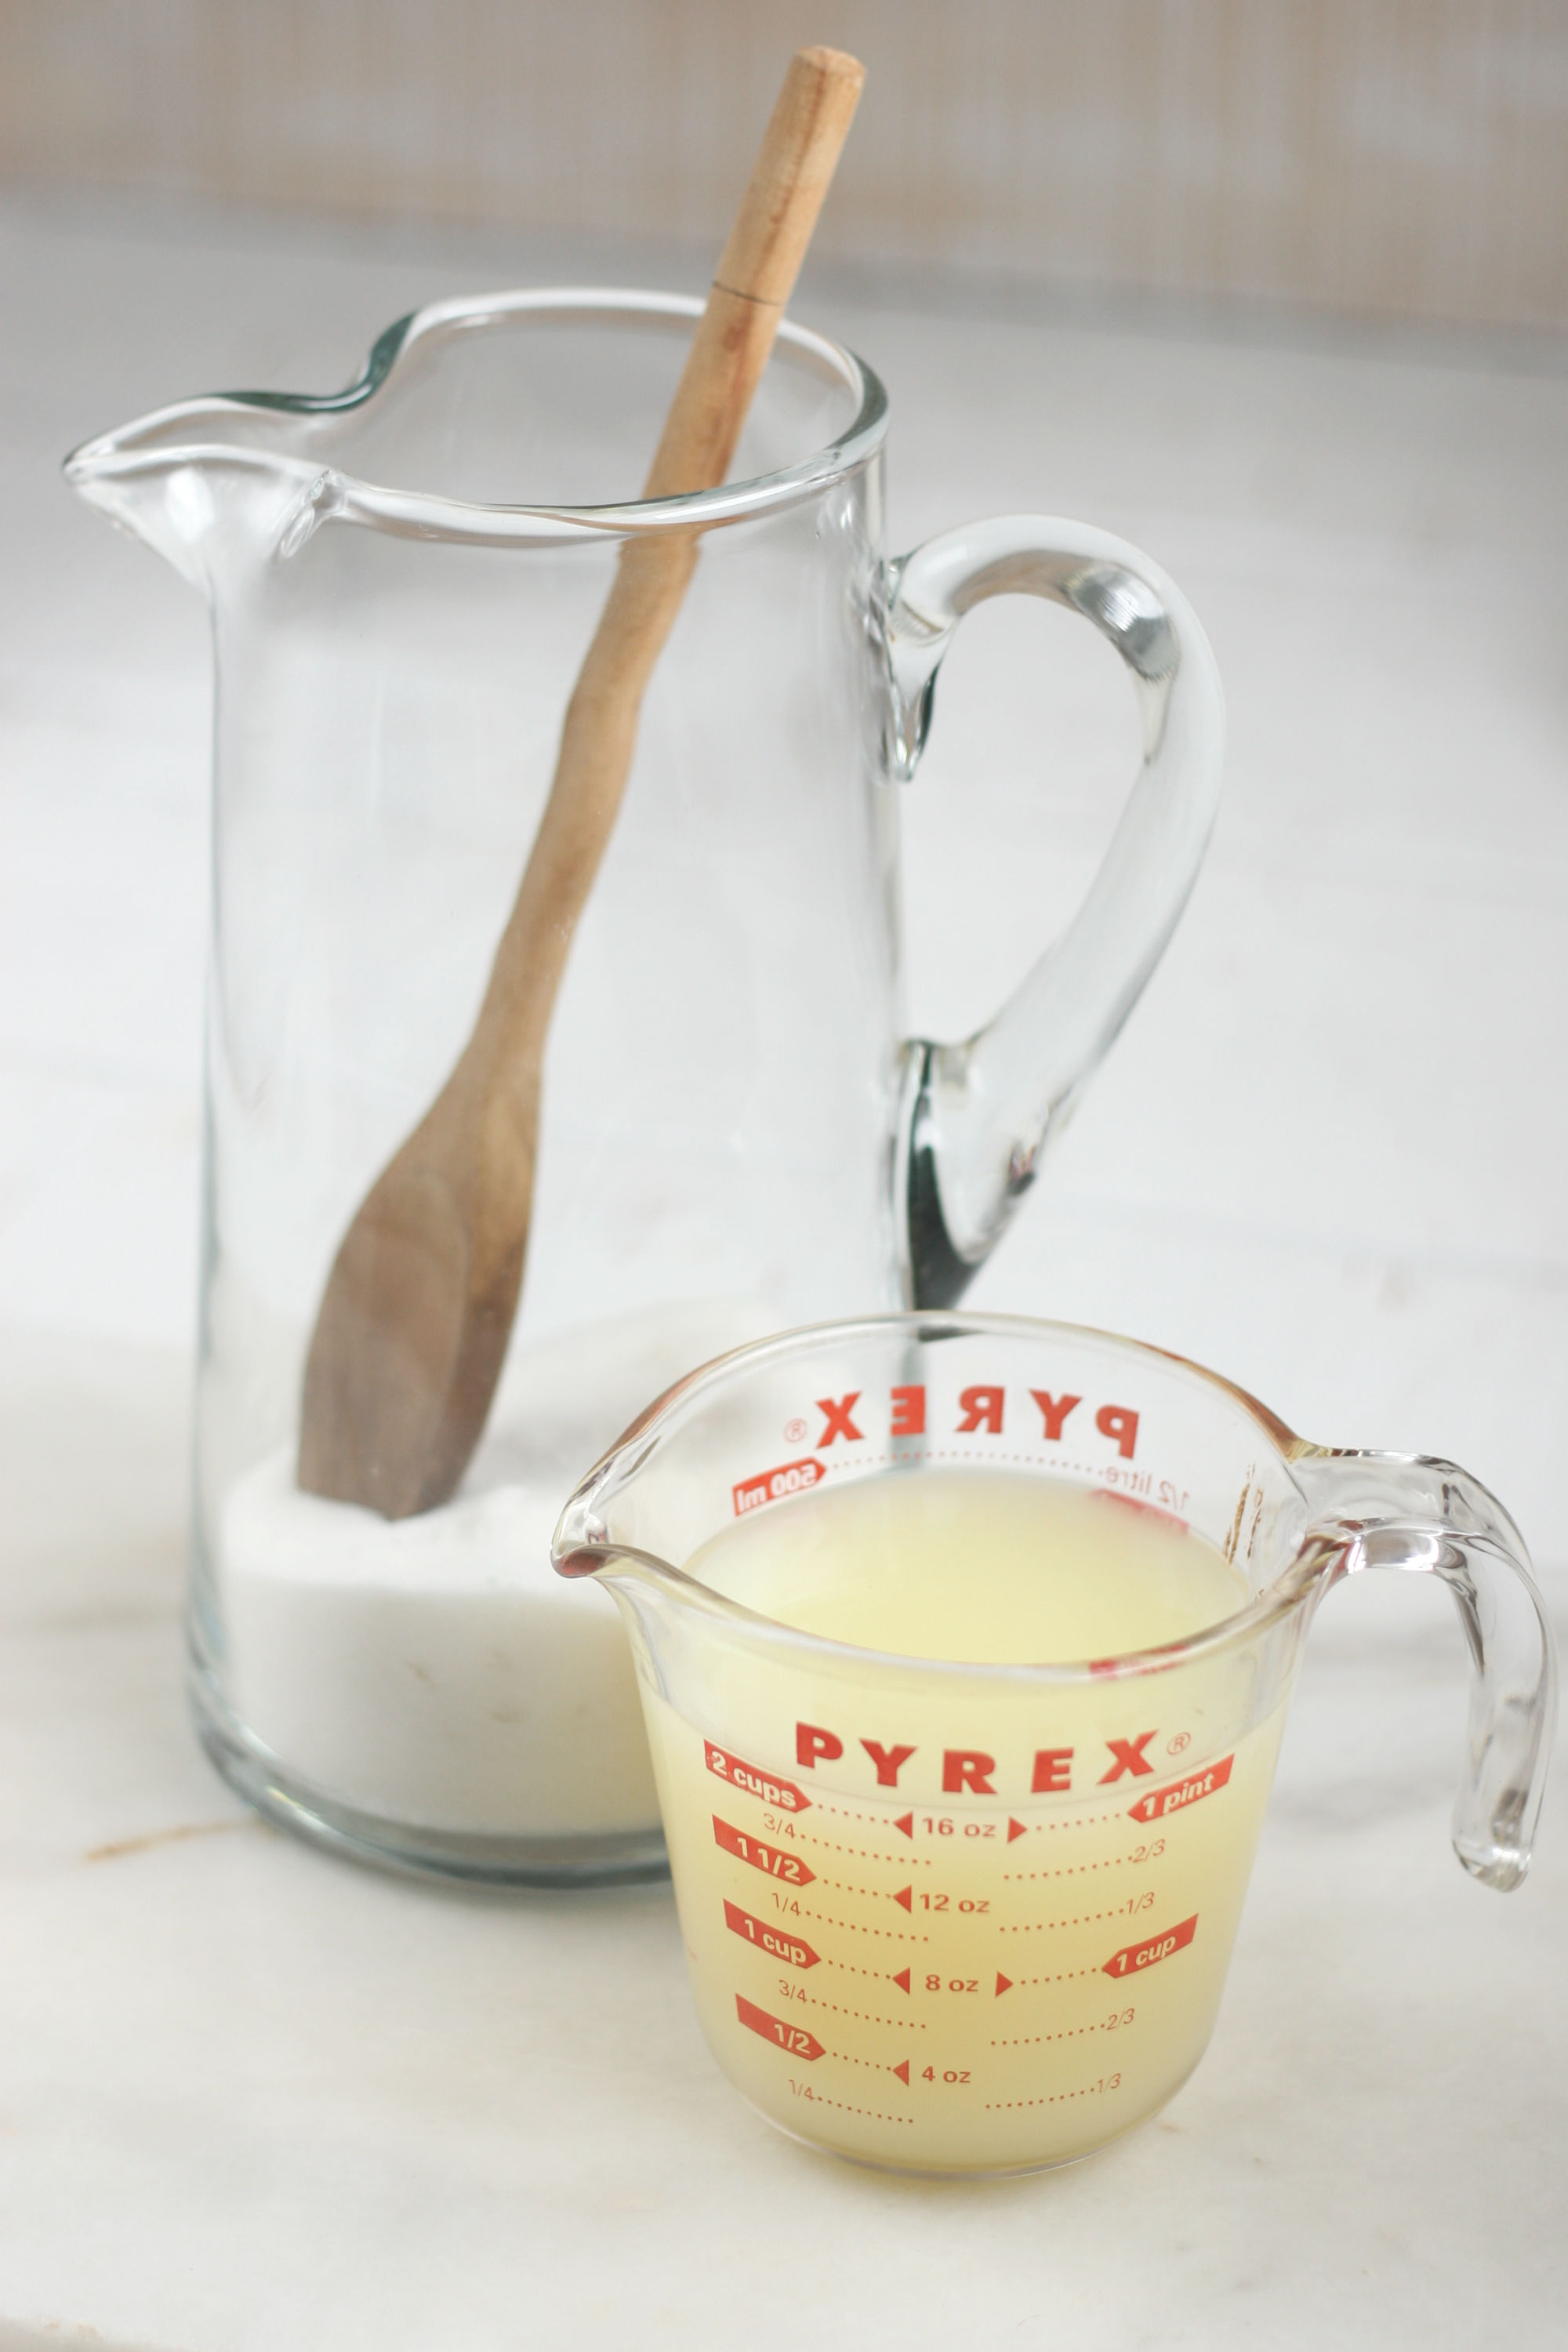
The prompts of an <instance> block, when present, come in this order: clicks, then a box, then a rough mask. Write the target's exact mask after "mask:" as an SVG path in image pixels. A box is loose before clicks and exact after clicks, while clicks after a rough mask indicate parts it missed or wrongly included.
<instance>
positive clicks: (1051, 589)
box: [885, 515, 1225, 1307]
mask: <svg viewBox="0 0 1568 2352" xmlns="http://www.w3.org/2000/svg"><path fill="white" fill-rule="evenodd" d="M888 584H889V597H888V602H887V604H886V609H885V622H886V646H887V653H888V660H889V672H890V679H891V720H890V726H889V740H888V747H887V749H888V764H889V768H890V770H891V772H893V773H894V774H895V775H896V776H899V777H900V778H903V779H908V778H909V777H910V776H911V775H912V774H913V772H914V770H915V766H916V763H917V761H919V758H920V755H921V750H922V749H923V747H924V743H925V739H926V730H927V729H928V727H929V725H930V723H931V698H932V693H933V690H934V688H935V684H936V673H937V670H938V667H939V666H940V664H941V662H942V656H943V654H944V653H945V652H946V651H947V648H948V646H949V644H950V643H951V642H952V632H953V630H954V628H955V627H956V626H957V624H958V622H959V621H960V620H961V619H962V617H963V614H965V613H967V612H968V611H969V610H970V609H971V607H972V606H973V605H975V604H983V603H984V601H985V599H986V598H987V597H990V596H1001V595H1008V594H1014V593H1024V594H1026V595H1032V596H1044V597H1046V598H1047V599H1048V600H1049V601H1050V602H1051V603H1053V604H1065V605H1066V606H1068V609H1069V610H1070V611H1072V612H1075V613H1080V614H1082V615H1083V616H1084V618H1085V619H1086V620H1089V621H1091V622H1092V623H1093V624H1094V625H1095V627H1096V628H1097V629H1099V630H1100V633H1101V635H1104V636H1106V637H1108V638H1109V639H1110V643H1111V644H1112V645H1113V646H1115V647H1116V650H1117V652H1118V653H1119V654H1120V655H1121V658H1122V660H1123V661H1124V662H1125V663H1126V665H1127V670H1128V675H1129V677H1131V682H1132V687H1133V690H1134V692H1135V694H1136V696H1137V698H1138V702H1139V706H1140V710H1141V715H1142V728H1143V763H1142V770H1141V772H1140V773H1139V776H1138V778H1137V780H1136V782H1135V783H1134V784H1133V787H1132V791H1131V795H1130V796H1129V798H1128V801H1127V803H1126V806H1125V807H1124V809H1123V810H1122V813H1121V821H1120V823H1119V824H1118V825H1117V828H1116V833H1115V835H1114V837H1113V838H1112V841H1111V844H1110V849H1109V850H1108V851H1107V853H1106V856H1105V858H1104V861H1103V863H1102V864H1101V866H1100V871H1099V873H1098V874H1097V875H1096V876H1095V878H1094V881H1093V882H1092V884H1091V885H1090V887H1089V894H1088V896H1087V898H1085V899H1084V902H1083V904H1082V906H1081V907H1080V908H1079V910H1078V913H1077V915H1076V916H1075V917H1074V919H1073V920H1072V922H1071V923H1070V924H1069V926H1068V929H1067V930H1066V931H1065V932H1064V933H1063V935H1062V937H1061V938H1060V939H1058V940H1057V941H1056V942H1055V944H1054V945H1053V946H1051V947H1050V948H1048V949H1047V951H1046V952H1045V954H1044V955H1043V956H1041V958H1040V960H1039V961H1038V962H1037V964H1036V965H1035V966H1034V968H1033V970H1032V971H1029V972H1028V974H1027V975H1026V978H1025V980H1024V981H1023V982H1022V984H1021V985H1020V986H1019V987H1018V988H1017V989H1016V991H1015V992H1014V994H1013V995H1012V996H1010V997H1009V998H1008V1000H1007V1002H1006V1003H1005V1004H1004V1005H1003V1007H1002V1009H1001V1011H1000V1012H999V1013H997V1014H996V1015H995V1017H994V1019H993V1020H991V1021H989V1022H988V1023H987V1024H986V1025H985V1026H984V1028H983V1029H981V1030H979V1031H978V1032H977V1033H976V1034H974V1035H973V1037H970V1038H968V1039H966V1040H965V1041H964V1042H963V1044H959V1045H932V1044H931V1043H930V1042H928V1041H927V1040H925V1039H923V1038H911V1039H910V1040H909V1041H908V1043H907V1044H906V1045H905V1047H904V1070H903V1087H902V1097H901V1104H900V1122H899V1151H898V1155H897V1163H896V1171H895V1187H896V1191H895V1211H896V1215H897V1220H898V1225H899V1231H900V1255H901V1258H902V1266H903V1275H904V1287H905V1296H906V1299H907V1302H908V1303H909V1304H910V1306H913V1307H949V1306H952V1304H953V1302H954V1301H955V1300H956V1299H957V1298H959V1297H961V1296H962V1294H963V1290H964V1288H965V1286H967V1284H968V1283H969V1281H970V1280H971V1278H972V1277H973V1275H974V1274H975V1273H976V1272H977V1270H978V1269H979V1267H980V1265H981V1264H982V1263H983V1261H984V1259H985V1257H986V1256H987V1255H989V1253H990V1251H991V1250H992V1249H993V1248H994V1245H995V1244H996V1242H997V1241H998V1239H999V1238H1000V1236H1001V1234H1002V1233H1003V1230H1004V1228H1005V1225H1006V1223H1007V1222H1008V1220H1009V1218H1010V1217H1011V1215H1012V1213H1013V1211H1014V1209H1015V1207H1016V1204H1017V1202H1018V1200H1019V1198H1020V1197H1021V1195H1022V1194H1023V1193H1024V1192H1026V1191H1027V1190H1028V1187H1029V1186H1030V1185H1031V1184H1032V1183H1033V1181H1034V1180H1035V1177H1036V1174H1037V1171H1038V1167H1039V1162H1040V1155H1041V1153H1042V1151H1043V1150H1044V1148H1045V1146H1046V1144H1047V1141H1048V1139H1050V1138H1051V1137H1052V1136H1053V1135H1055V1134H1056V1133H1057V1132H1058V1130H1059V1129H1060V1128H1061V1127H1063V1126H1064V1125H1065V1123H1066V1121H1067V1119H1068V1116H1069V1115H1070V1113H1071V1111H1072V1109H1073V1108H1074V1105H1075V1104H1076V1102H1077V1100H1078V1097H1079V1094H1080V1093H1081V1091H1082V1089H1083V1087H1084V1085H1085V1082H1086V1081H1087V1079H1088V1078H1089V1075H1090V1073H1091V1072H1092V1071H1093V1070H1094V1068H1095V1067H1096V1066H1097V1065H1098V1063H1099V1062H1100V1059H1101V1057H1102V1055H1104V1054H1105V1052H1106V1050H1107V1048H1108V1047H1109V1046H1110V1045H1111V1043H1112V1041H1113V1040H1114V1039H1115V1037H1116V1035H1117V1033H1118V1031H1119V1030H1120V1029H1121V1024H1122V1023H1123V1022H1124V1021H1125V1020H1126V1018H1127V1015H1128V1014H1129V1013H1130V1012H1131V1010H1132V1007H1133V1005H1134V1004H1135V1003H1137V1001H1138V997H1139V994H1140V992H1141V991H1142V987H1143V984H1144V982H1146V981H1147V979H1148V977H1149V975H1150V973H1151V972H1152V971H1153V969H1154V966H1155V964H1156V963H1157V962H1158V961H1159V960H1160V956H1161V954H1162V952H1163V949H1164V946H1165V942H1166V940H1168V939H1169V938H1170V936H1171V933H1172V931H1173V929H1174V928H1175V925H1176V919H1177V918H1178V916H1179V915H1180V914H1181V911H1182V908H1184V906H1185V904H1186V901H1187V897H1188V894H1189V892H1190V891H1191V889H1192V887H1193V883H1194V880H1195V878H1196V876H1197V870H1198V866H1199V863H1200V861H1201V860H1202V857H1203V854H1204V850H1205V846H1206V845H1207V842H1208V837H1209V832H1210V828H1211V826H1212V825H1213V823H1214V814H1215V803H1216V801H1217V799H1218V796H1219V786H1220V772H1221V764H1222V759H1223V754H1224V746H1225V712H1224V705H1223V702H1222V699H1221V696H1220V686H1219V673H1218V671H1217V670H1216V668H1215V660H1214V656H1213V654H1212V653H1211V652H1210V650H1209V645H1208V640H1207V638H1206V637H1205V635H1204V633H1203V630H1202V628H1201V627H1200V625H1199V624H1198V621H1197V619H1196V616H1195V615H1194V612H1193V610H1192V607H1191V606H1190V605H1189V604H1188V603H1187V601H1186V598H1185V597H1184V595H1183V594H1182V593H1181V591H1180V589H1179V588H1177V587H1176V585H1175V583H1173V581H1171V580H1168V579H1167V578H1166V576H1165V574H1164V573H1163V572H1161V571H1160V570H1159V569H1158V567H1157V566H1156V565H1154V564H1152V563H1151V562H1150V561H1149V559H1148V557H1147V556H1145V555H1141V554H1140V553H1139V551H1138V550H1137V549H1136V548H1134V547H1129V546H1128V545H1127V543H1126V542H1125V541H1123V540H1120V539H1113V538H1112V537H1111V536H1110V534H1109V533H1108V532H1106V531H1101V530H1091V529H1089V526H1088V525H1087V524H1084V523H1076V522H1061V521H1058V520H1056V519H1055V518H1053V517H1050V516H1046V515H1006V516H1000V517H998V518H996V519H995V520H993V521H990V522H979V523H970V524H966V525H965V526H964V527H963V529H962V530H950V531H946V532H944V533H943V534H942V537H941V538H939V539H932V540H928V541H927V542H926V544H925V545H924V546H923V547H921V548H918V549H917V550H916V551H915V552H914V553H913V554H912V555H909V556H905V557H904V558H903V559H902V560H901V562H897V563H895V564H893V565H892V566H891V567H890V568H889V573H888Z"/></svg>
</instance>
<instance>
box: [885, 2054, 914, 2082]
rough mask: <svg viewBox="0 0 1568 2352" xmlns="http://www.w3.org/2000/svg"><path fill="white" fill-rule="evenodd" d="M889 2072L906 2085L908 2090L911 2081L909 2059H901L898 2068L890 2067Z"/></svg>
mask: <svg viewBox="0 0 1568 2352" xmlns="http://www.w3.org/2000/svg"><path fill="white" fill-rule="evenodd" d="M888 2072H889V2074H896V2075H897V2076H898V2078H899V2080H900V2083H902V2084H904V2086H905V2088H906V2089H908V2087H909V2080H910V2062H909V2060H908V2059H907V2058H900V2061H899V2063H898V2064H897V2065H896V2066H889V2069H888Z"/></svg>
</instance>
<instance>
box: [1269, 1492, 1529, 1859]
mask: <svg viewBox="0 0 1568 2352" xmlns="http://www.w3.org/2000/svg"><path fill="white" fill-rule="evenodd" d="M1295 1467H1296V1475H1297V1477H1298V1479H1299V1480H1300V1484H1301V1486H1302V1487H1303V1489H1304V1490H1305V1492H1306V1494H1307V1496H1308V1498H1309V1501H1310V1503H1311V1504H1312V1505H1314V1506H1315V1507H1317V1508H1318V1509H1319V1510H1320V1512H1321V1517H1320V1520H1319V1527H1318V1530H1317V1531H1318V1533H1319V1534H1320V1535H1321V1536H1324V1537H1331V1538H1334V1539H1336V1540H1337V1542H1338V1544H1339V1546H1340V1549H1341V1565H1340V1570H1339V1571H1338V1572H1339V1573H1340V1574H1345V1575H1356V1574H1359V1573H1360V1571H1361V1570H1363V1569H1370V1568H1395V1569H1405V1570H1415V1571H1417V1572H1419V1573H1424V1574H1426V1575H1431V1576H1436V1577H1439V1578H1440V1579H1441V1580H1442V1581H1443V1582H1444V1583H1445V1584H1446V1585H1447V1588H1448V1590H1449V1591H1450V1592H1451V1593H1452V1594H1453V1596H1454V1600H1455V1602H1456V1603H1457V1605H1458V1612H1459V1619H1460V1622H1461V1624H1462V1625H1463V1627H1464V1631H1465V1637H1466V1642H1467V1644H1468V1650H1469V1655H1470V1721H1469V1753H1468V1769H1467V1771H1466V1775H1465V1779H1464V1780H1463V1782H1462V1784H1461V1786H1460V1789H1459V1793H1458V1798H1457V1800H1456V1801H1455V1805H1454V1822H1453V1838H1454V1851H1455V1853H1457V1854H1458V1857H1459V1860H1460V1861H1461V1862H1462V1863H1463V1864H1464V1866H1465V1868H1466V1869H1467V1870H1468V1872H1469V1873H1470V1874H1471V1876H1472V1877H1475V1878H1479V1879H1480V1880H1481V1881H1482V1882H1483V1884H1484V1885H1488V1886H1495V1887H1497V1888H1499V1889H1500V1891H1502V1892H1505V1893H1506V1892H1507V1891H1508V1890H1510V1888H1512V1887H1515V1886H1518V1885H1521V1882H1522V1881H1523V1879H1524V1876H1525V1874H1526V1872H1527V1871H1528V1870H1529V1868H1530V1851H1531V1842H1532V1840H1533V1838H1534V1834H1535V1825H1536V1821H1537V1818H1538V1816H1539V1814H1540V1811H1541V1799H1542V1790H1543V1788H1544V1785H1545V1780H1546V1769H1547V1764H1548V1761H1549V1759H1550V1757H1551V1752H1552V1725H1553V1721H1554V1718H1555V1712H1556V1697H1557V1661H1556V1653H1555V1648H1554V1644H1553V1641H1552V1628H1551V1624H1550V1622H1549V1621H1548V1619H1547V1615H1546V1609H1545V1604H1544V1602H1543V1601H1542V1597H1541V1593H1540V1591H1539V1589H1538V1587H1537V1585H1536V1583H1535V1580H1534V1579H1533V1577H1532V1576H1531V1571H1530V1555H1529V1553H1528V1552H1527V1551H1526V1549H1525V1547H1524V1540H1523V1538H1522V1537H1521V1534H1520V1532H1519V1529H1518V1528H1516V1527H1515V1526H1514V1523H1513V1521H1512V1520H1511V1519H1510V1517H1509V1515H1508V1513H1507V1512H1506V1511H1505V1510H1504V1508H1503V1507H1502V1505H1501V1504H1500V1502H1499V1501H1498V1500H1497V1497H1496V1496H1494V1495H1490V1494H1489V1493H1488V1491H1487V1489H1486V1488H1485V1487H1484V1486H1482V1485H1481V1484H1480V1483H1479V1480H1478V1479H1475V1478H1472V1477H1470V1476H1469V1475H1468V1473H1467V1472H1466V1471H1463V1470H1460V1469H1458V1468H1456V1466H1455V1465H1454V1464H1453V1463H1451V1462H1437V1461H1431V1460H1428V1459H1426V1457H1424V1456H1421V1455H1415V1454H1371V1453H1368V1454H1357V1453H1350V1452H1343V1453H1342V1452H1327V1451H1322V1452H1317V1451H1310V1452H1309V1453H1307V1454H1305V1455H1303V1456H1302V1457H1301V1458H1300V1459H1299V1460H1298V1462H1297V1464H1296V1465H1295Z"/></svg>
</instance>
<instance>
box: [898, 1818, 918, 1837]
mask: <svg viewBox="0 0 1568 2352" xmlns="http://www.w3.org/2000/svg"><path fill="white" fill-rule="evenodd" d="M893 1827H894V1828H895V1829H896V1830H902V1832H903V1833H904V1835H905V1836H906V1837H907V1838H912V1837H913V1836H914V1833H915V1817H914V1815H913V1813H900V1815H899V1818H898V1820H897V1821H896V1822H894V1823H893Z"/></svg>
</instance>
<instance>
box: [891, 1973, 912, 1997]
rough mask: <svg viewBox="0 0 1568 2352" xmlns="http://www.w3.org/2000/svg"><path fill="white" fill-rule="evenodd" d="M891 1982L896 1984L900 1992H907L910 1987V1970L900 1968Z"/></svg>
mask: <svg viewBox="0 0 1568 2352" xmlns="http://www.w3.org/2000/svg"><path fill="white" fill-rule="evenodd" d="M893 1982H894V1983H895V1984H896V1985H897V1986H898V1988H899V1990H900V1992H908V1990H909V1989H910V1972H909V1970H908V1969H900V1970H899V1973H898V1975H897V1976H896V1977H895V1978H894V1979H893Z"/></svg>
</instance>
